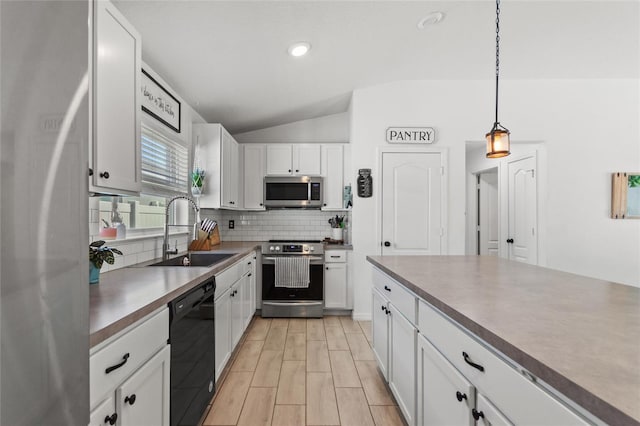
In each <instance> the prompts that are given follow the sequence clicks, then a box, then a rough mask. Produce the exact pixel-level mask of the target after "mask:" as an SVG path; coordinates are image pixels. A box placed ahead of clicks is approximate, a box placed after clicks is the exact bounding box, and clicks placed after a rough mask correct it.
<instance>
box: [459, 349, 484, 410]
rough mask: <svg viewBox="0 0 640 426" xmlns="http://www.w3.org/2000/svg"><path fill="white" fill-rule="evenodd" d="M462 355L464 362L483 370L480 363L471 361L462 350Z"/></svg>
mask: <svg viewBox="0 0 640 426" xmlns="http://www.w3.org/2000/svg"><path fill="white" fill-rule="evenodd" d="M462 357H463V358H464V362H466V363H467V364H469V365H470V366H472V367H473V368H477V369H478V370H480V371H482V372H484V367H483V366H481V365H480V364H476V363H475V362H473V361H471V360H470V359H469V355H468V354H467V353H466V352H462ZM476 420H478V419H476Z"/></svg>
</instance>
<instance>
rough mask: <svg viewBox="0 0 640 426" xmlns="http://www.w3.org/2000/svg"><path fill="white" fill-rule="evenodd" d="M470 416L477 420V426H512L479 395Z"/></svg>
mask: <svg viewBox="0 0 640 426" xmlns="http://www.w3.org/2000/svg"><path fill="white" fill-rule="evenodd" d="M472 414H473V418H474V419H476V418H477V421H478V426H513V423H511V422H510V421H509V419H507V418H506V417H505V416H504V414H502V413H501V412H500V411H499V410H498V409H497V408H496V407H494V406H493V404H492V403H491V402H489V400H488V399H487V398H485V397H484V395H482V394H480V393H479V394H478V403H477V407H476V408H475V410H473V411H472Z"/></svg>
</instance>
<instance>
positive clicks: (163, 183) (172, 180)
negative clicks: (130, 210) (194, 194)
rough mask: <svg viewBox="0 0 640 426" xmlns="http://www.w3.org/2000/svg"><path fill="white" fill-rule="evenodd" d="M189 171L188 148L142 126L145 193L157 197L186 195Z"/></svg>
mask: <svg viewBox="0 0 640 426" xmlns="http://www.w3.org/2000/svg"><path fill="white" fill-rule="evenodd" d="M188 168H189V154H188V150H187V147H186V146H184V145H183V144H182V143H180V142H178V141H174V140H171V139H169V138H167V137H166V136H164V135H162V134H161V133H159V132H157V131H155V130H153V129H151V128H150V127H147V126H145V125H144V124H143V125H142V184H143V192H146V193H153V194H157V195H160V194H162V195H172V194H176V193H180V194H186V193H187V191H188V187H187V183H188V178H187V176H188Z"/></svg>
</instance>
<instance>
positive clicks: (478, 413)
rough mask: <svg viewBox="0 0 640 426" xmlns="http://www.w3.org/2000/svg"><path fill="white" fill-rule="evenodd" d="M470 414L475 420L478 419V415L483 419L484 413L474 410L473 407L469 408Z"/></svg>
mask: <svg viewBox="0 0 640 426" xmlns="http://www.w3.org/2000/svg"><path fill="white" fill-rule="evenodd" d="M471 415H472V416H473V418H474V419H475V421H478V420H480V417H482V418H483V419H484V413H483V412H482V411H478V410H476V409H475V408H472V409H471Z"/></svg>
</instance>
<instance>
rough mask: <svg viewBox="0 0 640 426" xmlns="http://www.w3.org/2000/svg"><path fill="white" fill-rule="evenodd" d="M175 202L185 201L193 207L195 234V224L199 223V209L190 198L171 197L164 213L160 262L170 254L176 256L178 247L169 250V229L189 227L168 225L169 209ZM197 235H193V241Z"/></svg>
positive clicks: (184, 196)
mask: <svg viewBox="0 0 640 426" xmlns="http://www.w3.org/2000/svg"><path fill="white" fill-rule="evenodd" d="M176 200H187V201H188V202H189V203H190V204H191V207H193V211H194V212H195V213H196V219H195V224H194V233H195V232H196V231H195V229H196V224H197V223H198V222H200V217H199V216H200V208H199V207H198V205H197V204H196V202H195V201H193V199H192V198H190V197H187V196H186V195H178V196H176V197H173V198H172V199H170V200H169V202H168V203H167V207H166V209H165V212H164V239H163V240H162V260H167V259H168V258H169V255H170V254H178V247H177V246H176V247H175V248H174V249H173V250H171V249H170V248H169V227H170V226H190V225H175V224H173V225H170V224H169V208H170V207H171V204H172V203H173V202H174V201H176ZM197 237H198V236H197V235H194V237H193V238H194V239H197Z"/></svg>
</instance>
